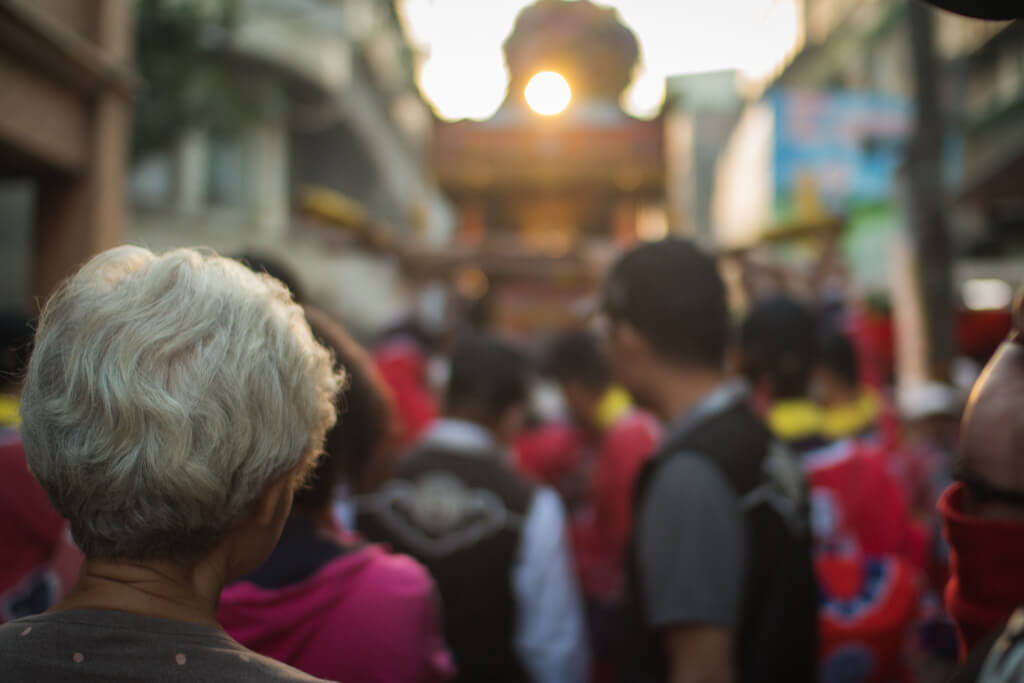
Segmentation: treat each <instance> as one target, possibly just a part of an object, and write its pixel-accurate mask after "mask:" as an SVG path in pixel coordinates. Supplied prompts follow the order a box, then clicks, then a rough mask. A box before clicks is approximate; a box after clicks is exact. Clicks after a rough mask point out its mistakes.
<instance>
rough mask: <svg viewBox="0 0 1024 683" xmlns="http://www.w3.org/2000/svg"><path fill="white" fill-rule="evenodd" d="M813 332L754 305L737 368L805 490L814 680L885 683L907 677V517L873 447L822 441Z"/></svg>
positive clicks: (781, 303)
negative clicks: (811, 553) (796, 461)
mask: <svg viewBox="0 0 1024 683" xmlns="http://www.w3.org/2000/svg"><path fill="white" fill-rule="evenodd" d="M818 329H819V321H818V319H817V318H816V316H815V315H814V314H813V312H811V311H810V310H809V309H808V308H806V307H805V306H803V305H802V304H800V303H798V302H797V301H795V300H793V299H790V298H788V297H785V296H777V297H773V298H770V299H765V300H762V301H759V302H757V303H756V304H755V305H754V306H753V308H752V310H751V311H750V313H749V315H748V317H747V319H746V320H745V321H744V323H743V325H742V329H741V331H740V346H741V355H742V358H741V367H742V370H743V373H744V374H745V375H746V377H747V378H748V379H749V380H750V381H751V382H752V383H753V384H754V388H755V392H756V394H757V395H758V396H759V397H760V398H761V400H762V402H763V403H764V404H765V405H766V406H767V415H766V421H767V423H768V424H769V426H770V427H771V429H772V431H773V432H774V433H775V435H776V436H777V437H778V438H779V439H780V440H782V441H783V442H785V443H786V444H787V445H788V446H789V447H791V448H792V449H793V450H795V451H796V452H797V453H799V454H800V457H801V459H802V461H803V466H804V471H805V472H806V473H807V477H808V481H809V483H810V485H811V526H812V531H813V533H814V542H815V570H816V573H817V576H818V583H819V589H820V592H821V599H822V605H821V609H820V612H819V628H820V634H821V648H822V652H821V654H822V659H821V677H822V679H823V680H826V681H829V680H844V681H851V682H863V683H887V682H888V681H893V680H900V679H901V678H903V677H905V676H906V668H905V663H904V661H903V660H904V657H903V650H904V646H905V643H906V642H907V638H908V636H909V635H910V629H911V626H912V624H913V623H914V620H915V618H916V615H917V608H918V603H919V594H920V590H919V583H920V576H919V575H920V571H919V568H918V567H917V566H915V564H914V563H913V562H912V561H911V560H910V557H911V555H912V552H911V551H912V548H913V547H914V544H913V543H911V540H910V539H911V533H910V517H909V511H908V508H907V504H906V499H905V496H904V495H903V491H902V489H901V487H900V485H899V483H898V482H897V481H896V480H895V478H894V477H893V476H892V475H891V474H890V472H889V470H888V468H887V466H886V463H885V461H884V458H882V457H881V455H880V454H879V452H878V449H877V447H872V446H871V445H870V444H868V443H866V442H864V441H862V440H861V439H858V438H850V437H848V438H840V439H832V438H829V435H828V434H827V433H826V431H825V425H826V420H825V413H824V411H823V410H822V409H821V407H820V406H819V405H818V404H817V403H816V402H814V401H813V400H811V382H812V377H813V373H814V370H815V367H816V363H817V359H818V358H819V353H820V337H819V332H818ZM869 427H870V426H869V425H863V426H862V429H861V430H860V431H862V432H868V431H871V430H870V429H869Z"/></svg>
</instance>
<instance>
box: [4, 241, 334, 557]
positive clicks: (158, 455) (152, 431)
mask: <svg viewBox="0 0 1024 683" xmlns="http://www.w3.org/2000/svg"><path fill="white" fill-rule="evenodd" d="M340 382H341V379H340V377H339V376H338V374H337V373H336V372H335V371H334V369H333V364H332V360H331V357H330V354H329V353H328V352H327V351H326V350H325V349H324V348H323V347H322V346H320V345H319V344H318V343H317V342H316V341H315V340H314V339H313V336H312V334H311V332H310V330H309V326H308V325H307V323H306V321H305V318H304V316H303V312H302V309H301V308H299V306H297V305H296V304H294V303H293V302H292V300H291V297H290V295H289V293H288V291H287V290H286V289H285V288H284V286H282V285H281V284H280V283H278V282H277V281H276V280H273V279H272V278H269V277H267V276H264V275H257V274H255V273H253V272H252V271H250V270H248V269H247V268H245V267H244V266H242V265H240V264H238V263H236V262H234V261H231V260H229V259H225V258H221V257H218V256H215V255H211V254H203V253H200V252H197V251H194V250H189V249H181V250H176V251H171V252H168V253H166V254H163V255H159V256H157V255H154V254H153V253H151V252H149V251H147V250H145V249H141V248H137V247H118V248H115V249H111V250H109V251H107V252H104V253H102V254H100V255H98V256H96V257H95V258H93V259H92V260H91V261H89V262H88V263H87V264H86V265H85V266H84V267H83V268H82V269H81V270H79V271H78V272H77V273H76V274H75V275H74V276H72V277H71V278H70V279H69V280H68V281H67V282H65V283H64V285H62V287H61V288H60V289H59V290H58V291H57V293H56V294H54V296H53V297H52V298H51V299H50V301H49V302H48V303H47V305H46V307H45V309H44V311H43V313H42V316H41V318H40V322H39V328H38V332H37V335H36V346H35V351H34V353H33V356H32V359H31V361H30V363H29V368H28V373H27V376H26V381H25V388H24V392H23V397H22V418H23V427H22V429H23V434H24V440H25V449H26V454H27V458H28V463H29V467H30V468H31V470H32V472H33V474H35V476H36V477H37V478H38V479H39V481H40V483H41V484H42V486H43V488H44V489H45V490H46V492H47V493H48V495H49V496H50V499H51V501H52V502H53V503H54V505H55V506H56V508H57V509H58V511H60V513H61V514H62V515H64V516H65V517H67V518H68V520H69V521H70V523H71V529H72V533H73V535H74V537H75V540H76V542H77V543H78V544H79V546H80V547H81V548H82V550H83V551H84V552H85V554H86V556H88V557H99V558H108V559H136V560H141V559H161V558H175V557H189V556H193V557H195V556H198V555H201V554H202V553H204V552H206V551H207V550H209V549H210V548H211V547H212V546H213V545H214V544H215V543H216V542H217V541H218V539H220V538H221V537H222V536H223V534H224V533H225V532H226V531H227V530H228V529H229V528H230V527H231V525H232V524H234V523H236V522H237V521H238V520H240V519H241V518H242V517H243V516H244V514H245V513H246V511H247V509H248V507H249V505H250V504H251V503H252V502H253V501H254V500H255V499H256V497H257V496H258V495H259V494H260V493H261V492H262V491H263V489H264V488H265V487H266V485H267V484H268V483H269V482H271V481H272V480H274V479H275V478H276V477H279V476H281V475H283V474H285V473H287V472H290V471H292V470H301V469H302V468H303V467H311V466H312V464H313V462H314V461H315V457H316V455H317V454H318V453H319V450H320V447H321V443H322V441H323V436H324V432H325V430H326V429H327V428H328V427H329V426H330V425H331V424H332V423H333V422H334V419H335V413H334V403H333V399H334V396H335V394H336V392H337V390H338V388H339V385H340Z"/></svg>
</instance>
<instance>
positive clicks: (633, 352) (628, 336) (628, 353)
mask: <svg viewBox="0 0 1024 683" xmlns="http://www.w3.org/2000/svg"><path fill="white" fill-rule="evenodd" d="M601 328H602V329H601V330H600V338H601V339H602V340H603V343H604V347H605V353H606V354H607V356H608V364H609V366H610V367H611V370H612V375H613V376H614V377H615V379H616V381H617V382H618V383H619V384H621V385H622V386H623V387H624V388H625V389H626V391H628V392H629V393H630V394H632V395H633V398H635V399H636V401H637V402H638V403H640V404H641V405H649V402H648V400H647V398H646V397H647V396H649V395H650V385H651V382H652V381H653V380H654V378H653V377H652V375H653V374H656V370H655V369H654V368H653V361H654V357H653V352H652V350H651V347H650V344H648V343H647V341H646V340H645V339H644V338H643V337H641V336H640V334H639V333H638V332H637V331H636V330H635V329H634V328H633V326H632V325H630V324H629V323H625V322H621V321H614V320H612V319H610V318H605V322H603V323H601Z"/></svg>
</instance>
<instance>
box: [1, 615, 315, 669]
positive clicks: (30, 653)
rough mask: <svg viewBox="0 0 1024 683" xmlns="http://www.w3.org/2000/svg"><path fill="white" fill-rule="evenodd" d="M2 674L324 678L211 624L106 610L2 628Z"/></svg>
mask: <svg viewBox="0 0 1024 683" xmlns="http://www.w3.org/2000/svg"><path fill="white" fill-rule="evenodd" d="M0 672H2V673H0V678H2V679H3V680H4V681H12V682H13V683H18V682H21V681H24V682H25V683H36V682H37V681H47V682H48V683H71V682H72V681H74V682H76V683H81V682H83V681H103V682H104V683H119V682H127V681H132V682H133V683H134V682H137V681H138V682H141V681H146V682H148V683H171V682H172V681H174V682H175V683H179V682H181V681H189V682H190V683H191V682H202V681H209V682H210V683H213V682H217V683H317V682H319V683H323V681H322V679H319V678H313V677H312V676H307V675H306V674H304V673H302V672H301V671H299V670H298V669H293V668H292V667H290V666H287V665H285V664H281V663H280V662H278V661H275V660H273V659H270V658H269V657H264V656H263V655H259V654H257V653H255V652H253V651H251V650H248V649H246V648H244V647H242V646H241V645H239V644H238V643H236V642H235V641H234V640H232V639H231V638H230V637H229V636H228V635H227V634H226V633H224V632H223V631H219V630H217V629H214V628H210V627H208V626H201V625H199V624H189V623H186V622H181V621H171V620H168V619H157V618H154V617H144V616H139V615H136V614H128V613H126V612H117V611H114V610H100V609H78V610H68V611H66V612H56V613H54V614H41V615H39V616H34V617H26V618H24V619H19V620H17V621H12V622H10V623H8V624H4V625H2V626H0Z"/></svg>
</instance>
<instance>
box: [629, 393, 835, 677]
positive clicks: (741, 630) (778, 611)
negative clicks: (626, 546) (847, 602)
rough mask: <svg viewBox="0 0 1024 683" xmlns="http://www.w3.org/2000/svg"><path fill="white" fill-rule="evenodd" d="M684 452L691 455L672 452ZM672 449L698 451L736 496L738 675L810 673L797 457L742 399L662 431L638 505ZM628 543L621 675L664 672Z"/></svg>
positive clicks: (812, 632)
mask: <svg viewBox="0 0 1024 683" xmlns="http://www.w3.org/2000/svg"><path fill="white" fill-rule="evenodd" d="M681 453H686V454H689V455H680V454H681ZM673 457H705V458H707V459H708V461H709V462H711V463H713V464H714V465H715V466H716V467H717V468H718V470H719V471H720V472H721V473H722V474H723V475H724V477H725V479H726V481H728V482H729V484H730V485H731V486H732V488H733V490H734V491H735V492H736V494H737V495H738V496H739V499H740V505H741V506H742V509H743V515H744V518H745V522H746V538H747V552H746V576H745V578H744V586H743V599H742V606H741V614H740V622H739V627H738V631H737V633H736V680H737V681H739V683H750V682H752V681H764V682H765V683H769V682H771V683H775V682H781V681H785V682H786V683H808V682H812V681H815V680H817V654H818V620H817V602H818V596H817V584H816V582H815V579H814V567H813V562H812V558H811V537H810V531H809V528H808V521H807V520H808V510H807V492H806V483H805V482H804V479H803V476H802V473H801V471H800V464H799V461H798V460H797V459H796V457H795V456H794V455H793V454H792V453H791V452H790V451H788V449H786V448H785V447H784V446H782V445H781V444H779V443H778V442H777V441H776V440H774V438H773V437H772V435H771V434H770V433H769V431H768V430H767V428H766V427H765V426H764V424H763V423H762V422H761V421H760V420H759V419H758V418H757V417H756V416H755V415H754V414H753V412H752V411H751V410H750V408H749V407H748V405H747V403H746V401H744V400H737V401H733V402H732V403H731V404H730V405H729V406H727V407H725V408H723V409H722V410H721V411H718V412H715V413H713V414H711V415H708V416H706V417H703V418H702V419H700V420H699V421H697V423H696V424H694V425H693V426H691V427H690V428H689V429H687V430H685V431H684V432H682V433H681V434H678V435H677V436H675V437H674V438H672V437H670V438H669V439H668V440H667V441H666V442H665V443H664V444H663V445H662V446H661V449H660V452H659V453H658V454H657V455H655V457H653V458H652V459H651V460H650V461H649V462H648V463H647V465H646V466H645V468H644V469H643V470H642V471H641V473H640V475H639V477H638V478H637V482H636V487H635V489H634V492H635V497H634V507H635V508H636V511H637V512H638V511H639V506H640V505H642V504H643V500H644V497H645V494H646V491H647V488H648V485H649V484H650V482H651V481H652V479H653V478H654V477H656V476H658V470H659V469H660V468H661V467H662V466H663V465H664V464H665V463H666V462H667V461H668V460H669V459H670V458H673ZM638 557H639V556H638V553H637V552H636V548H635V538H634V542H632V543H631V544H630V553H629V567H628V570H629V587H630V615H631V616H630V618H631V620H632V626H633V627H632V628H631V629H630V631H631V632H632V633H634V634H638V636H637V637H635V638H634V639H633V640H632V643H631V647H630V650H631V656H630V658H629V659H628V661H627V663H626V671H625V672H624V678H623V680H624V681H631V682H633V681H635V682H637V683H639V682H641V681H642V682H645V683H646V682H648V681H650V682H654V681H658V682H660V681H665V680H667V676H668V671H667V660H666V657H665V649H664V643H663V634H662V633H659V632H656V631H655V630H653V629H651V628H650V626H649V624H650V620H649V619H647V615H646V609H645V607H644V606H645V604H646V601H645V599H644V592H643V585H642V582H641V580H640V578H639V577H640V573H639V571H638V567H637V563H638Z"/></svg>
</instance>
